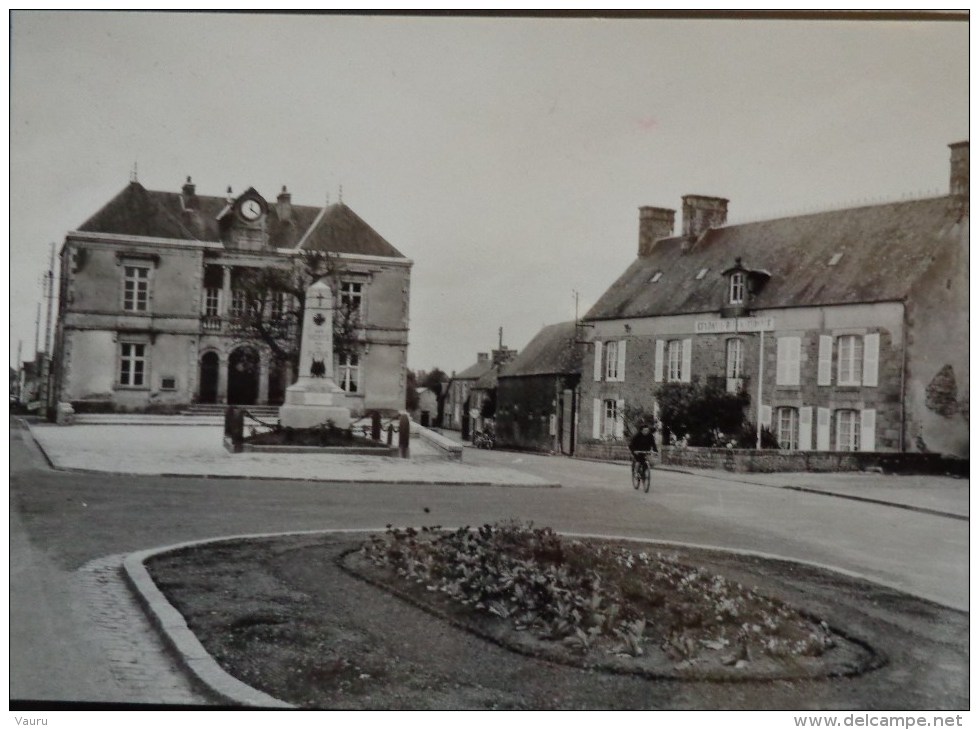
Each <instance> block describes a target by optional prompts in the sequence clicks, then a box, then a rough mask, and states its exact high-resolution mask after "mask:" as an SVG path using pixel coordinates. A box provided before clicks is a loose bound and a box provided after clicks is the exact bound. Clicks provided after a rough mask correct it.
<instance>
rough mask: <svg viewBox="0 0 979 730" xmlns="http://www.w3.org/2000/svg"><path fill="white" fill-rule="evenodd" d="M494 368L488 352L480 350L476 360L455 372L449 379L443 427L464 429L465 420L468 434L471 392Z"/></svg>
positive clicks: (457, 429)
mask: <svg viewBox="0 0 979 730" xmlns="http://www.w3.org/2000/svg"><path fill="white" fill-rule="evenodd" d="M492 368H493V363H492V361H491V360H490V356H489V353H488V352H480V353H479V354H478V355H477V356H476V362H475V364H473V365H470V366H469V367H468V368H466V369H465V370H463V371H462V372H460V373H458V374H455V373H453V375H452V378H451V379H450V380H449V384H448V392H447V395H446V398H445V406H444V408H443V415H442V427H443V428H448V429H452V430H455V431H462V430H463V422H464V421H465V424H466V429H465V431H466V433H467V434H468V432H469V430H468V423H469V394H470V392H471V391H472V387H473V386H474V385H475V384H476V382H477V381H478V380H479V379H480V378H481V377H482V376H483V375H485V374H486V373H488V372H489V371H490V370H492Z"/></svg>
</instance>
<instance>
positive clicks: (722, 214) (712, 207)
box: [683, 195, 728, 238]
mask: <svg viewBox="0 0 979 730" xmlns="http://www.w3.org/2000/svg"><path fill="white" fill-rule="evenodd" d="M727 203H728V201H727V198H711V197H708V196H706V195H684V196H683V235H684V237H685V238H697V237H698V236H699V235H700V234H701V233H703V232H704V231H706V230H707V229H708V228H719V227H721V226H723V225H724V224H725V223H727Z"/></svg>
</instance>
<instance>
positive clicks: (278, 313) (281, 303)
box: [269, 291, 291, 322]
mask: <svg viewBox="0 0 979 730" xmlns="http://www.w3.org/2000/svg"><path fill="white" fill-rule="evenodd" d="M290 304H291V301H290V295H289V293H288V292H284V291H274V292H272V293H271V294H270V295H269V319H271V320H272V321H273V322H275V321H277V320H279V319H282V315H283V314H285V312H286V311H288V310H289V308H290Z"/></svg>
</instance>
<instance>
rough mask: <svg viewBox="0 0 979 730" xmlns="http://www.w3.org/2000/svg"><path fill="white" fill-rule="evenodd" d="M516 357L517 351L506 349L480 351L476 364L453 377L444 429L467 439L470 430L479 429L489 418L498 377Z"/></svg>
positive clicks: (493, 405) (494, 401)
mask: <svg viewBox="0 0 979 730" xmlns="http://www.w3.org/2000/svg"><path fill="white" fill-rule="evenodd" d="M516 355H517V351H516V350H511V349H508V348H506V347H501V348H500V349H497V350H493V351H492V352H491V353H486V352H481V353H479V354H478V355H477V357H476V364H475V365H470V366H469V367H468V368H466V369H465V370H463V371H462V372H461V373H459V374H458V375H453V376H452V378H451V379H450V380H449V386H448V395H447V397H446V401H445V406H444V415H443V424H444V428H450V429H456V430H459V431H461V432H462V435H463V438H470V437H471V435H472V431H473V429H480V428H482V427H483V425H484V421H485V419H486V418H492V412H493V411H494V410H495V404H496V377H497V374H498V373H499V370H500V368H502V367H503V366H504V365H506V364H507V363H508V362H510V360H512V359H513V358H514V357H516Z"/></svg>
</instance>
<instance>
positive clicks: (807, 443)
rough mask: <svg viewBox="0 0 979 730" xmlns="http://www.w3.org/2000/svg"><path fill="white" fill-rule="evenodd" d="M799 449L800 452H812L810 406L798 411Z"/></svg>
mask: <svg viewBox="0 0 979 730" xmlns="http://www.w3.org/2000/svg"><path fill="white" fill-rule="evenodd" d="M799 448H800V449H801V450H802V451H811V450H812V406H804V407H802V408H800V409H799Z"/></svg>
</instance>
